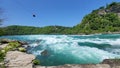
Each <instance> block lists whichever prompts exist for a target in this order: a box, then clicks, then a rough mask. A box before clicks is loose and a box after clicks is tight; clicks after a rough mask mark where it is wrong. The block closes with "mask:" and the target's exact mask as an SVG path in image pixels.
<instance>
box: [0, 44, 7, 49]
mask: <svg viewBox="0 0 120 68" xmlns="http://www.w3.org/2000/svg"><path fill="white" fill-rule="evenodd" d="M7 45H8V44H1V45H0V49H3V48H5V47H6V46H7Z"/></svg>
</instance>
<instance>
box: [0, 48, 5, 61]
mask: <svg viewBox="0 0 120 68" xmlns="http://www.w3.org/2000/svg"><path fill="white" fill-rule="evenodd" d="M4 57H5V53H4V52H2V51H1V50H0V62H2V61H3V60H4Z"/></svg>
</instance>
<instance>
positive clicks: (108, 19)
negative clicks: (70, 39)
mask: <svg viewBox="0 0 120 68" xmlns="http://www.w3.org/2000/svg"><path fill="white" fill-rule="evenodd" d="M119 13H120V3H116V2H113V3H111V4H109V5H107V6H106V7H100V8H99V9H97V10H93V11H92V13H90V14H88V15H86V16H85V17H84V18H83V20H82V22H81V23H80V24H78V25H77V26H75V27H74V28H73V30H74V31H76V32H75V33H76V34H79V33H85V34H90V33H107V32H119V31H120V18H119V16H120V15H119Z"/></svg>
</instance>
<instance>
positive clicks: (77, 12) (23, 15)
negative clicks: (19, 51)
mask: <svg viewBox="0 0 120 68" xmlns="http://www.w3.org/2000/svg"><path fill="white" fill-rule="evenodd" d="M111 2H120V0H0V8H2V10H3V12H4V13H3V14H2V15H1V17H3V18H4V23H3V26H9V25H22V26H36V27H43V26H51V25H59V26H67V27H72V26H75V25H77V24H79V23H80V22H81V21H82V19H83V17H84V16H85V15H87V14H89V13H90V12H92V10H95V9H98V8H99V7H101V6H106V4H109V3H111ZM33 14H34V15H36V17H33Z"/></svg>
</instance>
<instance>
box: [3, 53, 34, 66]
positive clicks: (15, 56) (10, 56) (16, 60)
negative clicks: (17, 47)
mask: <svg viewBox="0 0 120 68" xmlns="http://www.w3.org/2000/svg"><path fill="white" fill-rule="evenodd" d="M34 59H35V56H34V55H31V54H26V53H23V52H19V51H10V52H7V54H6V57H5V60H7V62H6V64H5V66H6V67H7V68H33V64H32V61H33V60H34Z"/></svg>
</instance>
